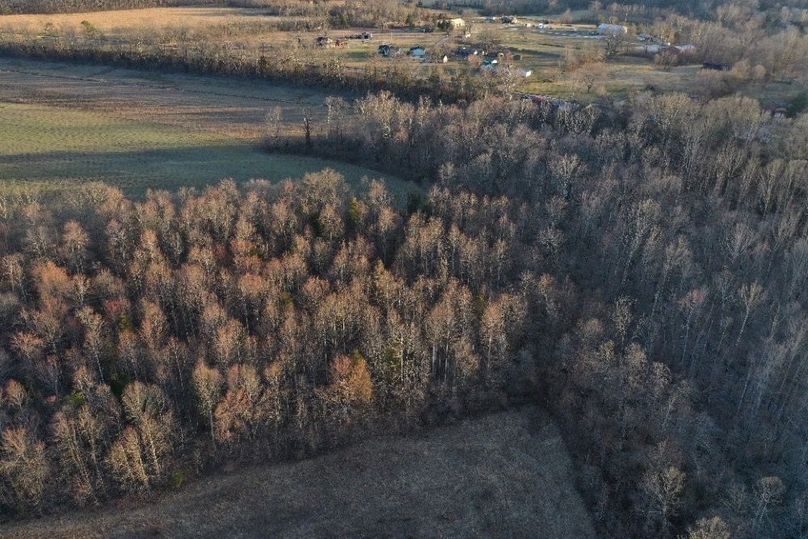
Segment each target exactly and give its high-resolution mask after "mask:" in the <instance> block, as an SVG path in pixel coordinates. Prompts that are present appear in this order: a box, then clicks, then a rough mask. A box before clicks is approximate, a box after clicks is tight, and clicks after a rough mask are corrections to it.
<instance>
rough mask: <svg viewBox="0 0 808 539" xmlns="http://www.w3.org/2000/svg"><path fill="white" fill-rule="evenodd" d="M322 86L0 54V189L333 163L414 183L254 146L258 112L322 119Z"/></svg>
mask: <svg viewBox="0 0 808 539" xmlns="http://www.w3.org/2000/svg"><path fill="white" fill-rule="evenodd" d="M327 96H328V94H327V93H324V92H319V91H317V90H312V89H303V88H295V87H287V86H282V85H277V84H271V83H267V82H261V81H239V80H228V79H225V78H218V77H201V76H193V75H182V74H168V73H166V74H163V73H153V72H146V71H137V70H127V69H110V68H109V67H104V66H87V65H72V64H66V63H58V62H41V61H29V60H18V59H5V58H0V192H9V191H14V190H20V189H29V188H31V187H37V188H49V189H61V188H64V187H65V186H67V187H69V186H71V185H76V184H77V183H82V182H86V181H92V180H103V181H105V182H107V183H110V184H112V185H116V186H118V187H121V188H122V189H124V191H126V192H127V194H130V195H134V196H140V195H142V194H143V193H144V192H145V191H146V189H148V188H160V189H172V190H173V189H176V188H178V187H181V186H197V187H199V186H204V185H207V184H210V183H215V182H217V181H219V180H221V179H222V178H234V179H236V180H240V181H246V180H249V179H258V178H260V179H267V180H275V181H277V180H282V179H285V178H299V177H301V176H303V175H304V174H306V173H308V172H315V171H319V170H322V169H323V168H327V167H330V168H333V169H335V170H337V171H339V172H341V173H342V174H343V175H344V176H345V177H346V180H347V181H348V183H349V184H351V185H352V186H354V187H360V186H361V179H362V178H364V177H369V178H384V179H385V180H386V181H387V183H388V186H389V187H390V189H391V191H392V192H393V193H396V194H398V195H400V196H402V198H405V197H406V194H407V193H408V192H411V191H413V190H416V189H417V188H416V186H414V185H413V184H410V183H409V182H403V181H401V180H397V179H396V178H393V177H390V176H388V175H384V174H382V173H380V172H377V171H373V170H370V169H367V168H363V167H358V166H353V165H350V164H346V163H340V162H336V161H329V160H322V159H316V158H309V157H300V156H291V155H283V154H269V153H267V152H265V151H263V150H261V149H260V148H259V146H258V145H259V143H260V140H261V137H262V135H263V134H264V133H265V130H266V116H267V114H268V113H269V112H270V111H272V110H274V109H276V108H277V109H278V110H279V112H280V117H281V122H280V127H279V128H280V129H281V130H282V131H283V132H284V133H291V132H297V131H301V132H302V129H303V117H304V115H309V116H310V117H311V118H313V119H314V122H315V123H316V122H317V121H318V119H321V118H323V117H324V114H325V98H326V97H327Z"/></svg>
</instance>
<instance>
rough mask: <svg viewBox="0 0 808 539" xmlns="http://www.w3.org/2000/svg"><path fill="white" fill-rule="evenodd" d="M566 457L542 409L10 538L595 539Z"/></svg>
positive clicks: (29, 528) (214, 480)
mask: <svg viewBox="0 0 808 539" xmlns="http://www.w3.org/2000/svg"><path fill="white" fill-rule="evenodd" d="M571 466H572V465H571V462H570V459H569V456H568V455H567V452H566V449H565V447H564V444H563V442H562V440H561V437H560V436H559V433H558V431H557V430H556V428H555V426H553V424H552V423H551V422H550V421H549V420H548V419H547V418H546V417H545V416H544V415H543V414H542V413H541V412H540V411H539V410H537V409H536V408H533V407H525V408H522V409H518V410H514V411H510V412H503V413H498V414H492V415H489V416H485V417H481V418H477V419H473V420H467V421H464V422H462V423H459V424H456V425H453V426H449V427H442V428H438V429H435V430H432V431H427V432H424V433H420V434H416V435H412V436H408V437H394V436H387V437H381V438H375V439H371V440H369V441H366V442H363V443H359V444H357V445H354V446H352V447H348V448H345V449H341V450H338V451H335V452H332V453H329V454H327V455H324V456H320V457H316V458H312V459H309V460H305V461H300V462H293V463H285V464H278V465H267V466H257V467H252V468H249V469H244V470H238V471H235V472H232V473H227V474H224V473H223V474H220V475H216V476H213V477H208V478H206V479H202V480H199V481H196V482H194V483H192V484H190V485H188V486H186V487H184V488H182V489H180V490H179V491H176V492H172V493H169V494H165V495H162V496H160V497H158V498H157V499H156V500H153V501H152V502H151V503H144V502H129V503H128V504H126V503H124V504H119V505H120V506H119V507H116V508H110V509H103V510H99V511H95V512H85V513H83V514H82V515H75V514H73V515H69V516H64V517H61V518H47V519H43V520H38V521H32V522H27V523H23V524H19V525H14V526H8V527H6V528H5V530H2V529H0V532H2V535H3V536H5V537H15V538H36V537H47V538H56V537H82V538H91V537H154V536H157V537H160V536H162V537H210V538H221V537H228V538H236V537H301V538H303V537H305V538H312V537H542V538H548V539H549V538H575V539H586V538H589V537H594V532H593V529H592V525H591V520H590V517H589V514H588V513H587V511H586V509H585V508H584V506H583V503H582V501H581V499H580V497H579V496H578V493H577V492H576V491H575V489H574V488H573V486H572V485H573V481H572V469H571Z"/></svg>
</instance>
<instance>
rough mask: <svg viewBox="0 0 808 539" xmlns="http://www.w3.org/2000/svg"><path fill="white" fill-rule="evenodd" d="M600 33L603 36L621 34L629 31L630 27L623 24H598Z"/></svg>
mask: <svg viewBox="0 0 808 539" xmlns="http://www.w3.org/2000/svg"><path fill="white" fill-rule="evenodd" d="M598 33H599V34H600V35H602V36H619V35H622V34H627V33H628V28H626V27H625V26H623V25H622V24H606V23H603V24H601V25H599V26H598Z"/></svg>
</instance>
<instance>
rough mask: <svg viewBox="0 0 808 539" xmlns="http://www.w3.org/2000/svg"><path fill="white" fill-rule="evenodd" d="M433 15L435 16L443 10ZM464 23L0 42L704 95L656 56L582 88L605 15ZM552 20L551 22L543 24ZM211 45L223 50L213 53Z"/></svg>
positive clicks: (158, 28) (21, 33) (177, 21)
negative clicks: (479, 57)
mask: <svg viewBox="0 0 808 539" xmlns="http://www.w3.org/2000/svg"><path fill="white" fill-rule="evenodd" d="M427 5H429V3H428V2H427ZM428 13H430V14H431V16H433V17H434V16H437V15H438V14H439V13H446V12H440V11H437V10H433V11H429V12H428ZM463 16H464V17H465V19H464V20H466V21H467V27H466V29H465V30H464V31H458V32H455V33H453V34H451V35H450V34H447V33H445V32H443V31H439V30H435V31H434V32H424V31H423V30H424V29H425V26H426V25H428V24H430V23H428V22H425V21H419V22H418V23H417V24H415V25H414V26H413V27H406V28H402V27H400V26H395V27H391V28H347V29H344V28H332V29H329V28H320V23H319V22H318V21H313V20H308V19H306V18H304V17H280V16H276V15H271V14H269V11H268V10H266V9H261V8H209V7H207V8H206V7H182V8H154V9H140V10H123V11H110V12H100V13H78V14H61V15H11V16H0V43H3V42H8V43H14V42H15V41H18V40H21V41H25V42H29V43H31V42H33V43H37V42H39V43H41V44H48V43H51V44H52V43H54V41H53V40H57V39H58V40H61V41H60V42H64V43H69V44H71V46H77V47H79V48H81V47H89V48H90V49H94V50H95V49H97V50H107V51H109V50H119V49H122V50H131V49H132V48H139V47H141V46H144V44H147V45H148V48H149V50H151V51H152V52H154V51H161V52H162V53H165V54H167V55H171V54H176V55H178V56H179V57H197V56H203V57H204V56H206V55H210V56H212V57H215V58H218V57H219V56H220V55H225V56H227V57H229V61H231V62H235V63H236V64H238V63H240V62H241V63H244V64H245V65H255V64H257V63H258V62H259V59H262V61H266V62H268V63H269V64H271V65H273V66H281V65H305V66H308V68H310V69H313V70H319V71H323V72H329V73H332V74H335V76H336V78H337V79H339V76H340V74H341V75H344V76H347V75H350V74H353V75H357V76H358V77H359V78H365V77H370V76H372V74H373V73H374V72H376V73H387V75H386V76H389V72H388V71H385V70H387V69H388V68H390V67H395V68H396V70H397V72H399V73H405V74H407V75H408V76H409V75H412V76H414V77H415V78H422V79H425V78H427V77H430V76H434V75H436V74H437V75H440V76H442V77H444V78H445V79H448V78H449V77H457V76H460V75H468V76H470V77H472V78H479V77H481V76H484V75H482V74H481V73H480V71H479V69H477V68H476V67H474V66H472V65H470V63H469V62H467V61H466V60H463V59H461V58H460V57H458V56H457V55H456V54H455V53H456V52H457V50H458V49H459V48H460V47H468V48H473V49H479V50H486V52H491V51H498V50H505V49H506V50H509V51H511V52H512V53H513V54H514V55H518V57H519V59H518V60H515V61H514V65H515V67H517V68H519V69H520V70H524V71H531V72H532V73H531V75H530V76H529V77H527V78H521V79H519V80H517V83H516V90H517V91H521V92H525V93H534V94H546V95H552V96H555V97H559V98H564V99H570V98H572V99H575V100H578V101H582V102H591V101H594V100H596V99H598V97H599V96H600V95H603V94H610V95H618V96H623V97H625V96H628V95H630V94H631V93H633V92H638V91H644V90H646V89H647V88H649V87H653V88H655V89H656V90H657V91H660V92H670V91H682V92H686V93H693V92H698V90H699V85H700V81H699V77H698V74H699V71H700V66H701V64H700V63H694V64H691V65H683V66H680V67H673V68H667V67H665V66H661V65H657V64H655V63H654V61H653V60H652V59H651V58H645V57H640V56H630V55H622V54H621V55H618V56H616V57H614V58H612V59H610V60H609V61H608V62H606V63H605V64H603V66H599V68H598V73H597V79H598V80H597V81H596V84H594V85H591V87H590V88H587V89H585V90H584V89H582V87H581V84H580V83H578V82H577V81H576V75H575V74H574V73H571V72H570V70H569V69H568V66H565V55H566V54H568V53H569V52H573V53H576V52H577V53H586V52H587V51H592V50H596V49H598V50H602V49H603V41H602V40H601V38H600V36H598V35H597V27H596V24H594V22H595V21H597V20H598V18H599V16H598V15H597V14H595V13H592V12H589V11H587V10H582V11H579V12H571V13H569V14H565V15H559V14H553V15H544V16H529V17H518V23H515V24H502V23H501V22H499V21H496V22H492V21H490V20H489V19H488V18H485V17H479V16H477V15H476V13H475V12H474V11H473V10H466V13H464V15H463ZM548 21H549V24H545V23H546V22H548ZM564 21H566V22H564ZM646 22H648V21H632V22H630V23H629V24H633V25H638V26H636V28H637V31H638V33H639V31H640V30H641V29H642V28H643V24H644V23H646ZM304 23H305V24H304ZM306 28H308V30H307V29H306ZM363 32H372V33H373V38H372V39H370V40H366V41H363V40H361V39H351V37H352V36H356V35H358V34H361V33H363ZM466 32H468V35H467V34H466ZM320 36H327V37H329V38H331V39H332V40H334V41H335V42H336V41H340V45H341V46H339V47H333V48H332V47H327V48H326V47H318V46H317V45H316V43H315V42H316V40H317V38H318V37H320ZM630 42H631V43H632V45H630V46H629V47H628V48H629V49H631V48H633V47H635V46H638V45H639V42H636V40H633V38H632V40H630ZM214 44H215V46H216V47H217V48H211V46H212V45H214ZM382 44H390V45H391V46H393V47H394V48H395V49H401V50H402V52H403V53H404V54H402V55H400V56H395V57H392V58H384V57H382V56H380V55H379V54H378V47H379V45H382ZM415 46H422V47H425V48H426V49H427V53H428V58H427V60H425V61H421V60H418V59H414V58H411V57H409V56H407V55H406V52H407V51H409V49H410V48H411V47H415ZM444 54H446V55H448V62H446V63H443V62H442V58H443V55H444ZM584 86H586V85H584ZM739 91H740V92H742V93H744V94H745V95H749V96H752V97H758V98H761V99H763V100H767V99H769V98H778V99H780V98H783V99H788V98H791V97H793V96H794V95H796V94H797V93H799V89H798V88H791V87H788V85H785V84H779V83H768V84H767V85H766V90H765V91H763V90H761V89H760V88H758V87H757V86H756V85H755V84H745V85H743V86H742V87H741V88H739Z"/></svg>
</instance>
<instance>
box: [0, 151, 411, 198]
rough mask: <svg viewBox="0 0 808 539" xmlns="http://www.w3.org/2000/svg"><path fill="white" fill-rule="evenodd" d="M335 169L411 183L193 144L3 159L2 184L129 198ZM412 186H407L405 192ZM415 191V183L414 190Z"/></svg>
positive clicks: (353, 181)
mask: <svg viewBox="0 0 808 539" xmlns="http://www.w3.org/2000/svg"><path fill="white" fill-rule="evenodd" d="M324 168H333V169H335V170H337V171H338V172H340V173H341V174H343V176H345V179H346V181H347V182H348V183H349V185H351V186H352V187H354V188H358V187H360V185H361V180H362V178H363V177H366V176H367V177H371V178H384V179H385V180H387V182H388V184H390V187H391V190H396V189H401V188H402V187H401V186H397V185H395V184H396V183H399V184H408V183H409V182H402V181H401V180H397V179H395V178H391V177H389V176H387V175H385V174H382V173H380V172H376V171H373V170H370V169H367V168H363V167H359V166H355V165H350V164H347V163H340V162H338V161H329V160H324V159H318V158H314V157H307V156H297V155H288V154H276V153H269V152H265V151H263V150H261V149H259V148H257V147H254V146H250V145H246V144H233V145H213V146H188V147H176V148H161V149H144V150H136V151H107V152H47V153H37V154H12V155H5V156H0V184H2V183H6V182H13V183H14V184H17V185H21V184H22V185H24V184H25V183H32V184H41V185H48V184H56V185H67V184H70V183H79V182H86V181H104V182H106V183H108V184H110V185H115V186H117V187H120V188H121V189H123V190H124V191H125V192H126V193H127V194H129V195H133V196H142V195H143V194H145V192H146V191H147V190H148V189H168V190H176V189H178V188H180V187H184V186H191V187H204V186H206V185H210V184H213V183H216V182H218V181H220V180H222V179H223V178H233V179H234V180H237V181H242V182H243V181H248V180H251V179H266V180H271V181H280V180H283V179H286V178H292V179H296V178H301V177H302V176H304V175H305V174H307V173H310V172H317V171H320V170H322V169H324ZM406 187H407V186H406V185H405V186H404V188H406ZM412 188H413V189H414V188H415V187H414V185H413V187H412Z"/></svg>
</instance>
